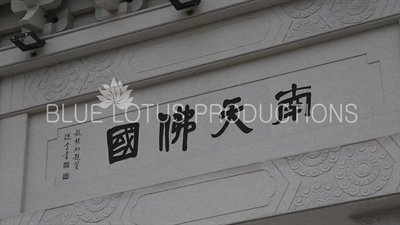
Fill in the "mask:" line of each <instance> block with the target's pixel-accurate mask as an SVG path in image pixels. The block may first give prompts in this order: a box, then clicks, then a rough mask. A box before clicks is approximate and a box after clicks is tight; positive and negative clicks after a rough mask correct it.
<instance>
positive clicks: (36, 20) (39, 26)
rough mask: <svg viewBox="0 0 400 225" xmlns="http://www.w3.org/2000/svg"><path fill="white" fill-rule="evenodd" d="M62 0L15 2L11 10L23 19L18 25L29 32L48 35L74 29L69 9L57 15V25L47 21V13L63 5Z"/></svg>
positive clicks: (15, 0) (60, 11)
mask: <svg viewBox="0 0 400 225" xmlns="http://www.w3.org/2000/svg"><path fill="white" fill-rule="evenodd" d="M61 2H62V0H23V1H19V0H13V1H11V10H12V11H13V12H14V13H15V14H16V15H17V16H18V17H20V18H21V20H20V21H19V22H18V24H19V25H20V26H21V27H23V28H25V29H28V30H32V31H36V32H39V33H40V35H48V34H53V33H56V32H60V31H63V30H66V29H70V28H72V21H73V16H72V15H71V14H70V12H69V9H62V10H59V11H57V12H56V13H55V15H56V17H57V19H58V21H57V22H55V23H52V22H49V21H47V20H46V18H45V15H46V12H47V11H50V10H54V9H56V8H57V7H59V6H60V5H61Z"/></svg>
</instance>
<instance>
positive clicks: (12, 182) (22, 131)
mask: <svg viewBox="0 0 400 225" xmlns="http://www.w3.org/2000/svg"><path fill="white" fill-rule="evenodd" d="M27 127H28V115H27V114H20V115H18V116H14V117H9V118H5V119H2V120H0V143H1V151H0V202H1V204H0V218H5V217H10V216H15V215H18V214H20V213H21V212H22V201H23V191H24V188H25V187H24V173H25V160H26V159H25V158H26V151H27V145H26V144H27V136H28V134H27V129H28V128H27Z"/></svg>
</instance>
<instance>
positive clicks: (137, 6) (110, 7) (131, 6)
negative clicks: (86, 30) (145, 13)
mask: <svg viewBox="0 0 400 225" xmlns="http://www.w3.org/2000/svg"><path fill="white" fill-rule="evenodd" d="M95 2H96V5H97V6H99V7H100V8H97V9H96V19H97V20H99V21H101V20H106V19H110V18H113V17H117V16H122V15H125V14H128V13H131V12H136V11H138V10H141V9H143V8H145V7H146V5H147V0H133V1H131V2H121V1H120V0H95Z"/></svg>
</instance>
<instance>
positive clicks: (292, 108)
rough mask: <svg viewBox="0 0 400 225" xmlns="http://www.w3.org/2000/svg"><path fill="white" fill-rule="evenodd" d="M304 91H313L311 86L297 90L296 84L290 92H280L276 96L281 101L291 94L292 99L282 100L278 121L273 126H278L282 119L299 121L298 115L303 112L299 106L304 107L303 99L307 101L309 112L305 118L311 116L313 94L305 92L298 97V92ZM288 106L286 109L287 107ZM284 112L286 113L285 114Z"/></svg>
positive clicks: (279, 104) (279, 106)
mask: <svg viewBox="0 0 400 225" xmlns="http://www.w3.org/2000/svg"><path fill="white" fill-rule="evenodd" d="M303 89H311V85H310V86H306V87H301V88H297V85H296V84H292V89H291V90H288V91H280V92H278V94H276V95H275V99H276V100H279V99H280V98H281V97H282V96H284V95H286V94H289V93H291V94H292V96H291V97H290V98H287V99H285V100H282V101H280V102H279V103H278V121H276V122H275V123H272V124H273V125H278V124H280V122H281V121H282V119H284V118H287V117H289V116H290V117H292V120H293V121H296V120H297V114H298V113H300V112H301V108H299V106H302V105H303V103H302V102H300V99H301V98H305V99H306V106H307V112H306V113H305V116H310V109H311V92H305V93H302V94H299V95H296V94H297V93H296V92H297V91H298V90H303ZM285 106H286V107H285ZM284 111H285V112H286V113H285V114H283V113H284Z"/></svg>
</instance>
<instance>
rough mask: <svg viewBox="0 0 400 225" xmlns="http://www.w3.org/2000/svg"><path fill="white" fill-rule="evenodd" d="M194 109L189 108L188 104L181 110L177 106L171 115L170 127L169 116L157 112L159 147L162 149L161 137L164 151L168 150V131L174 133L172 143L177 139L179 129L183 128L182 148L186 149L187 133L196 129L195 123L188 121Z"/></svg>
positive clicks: (179, 132)
mask: <svg viewBox="0 0 400 225" xmlns="http://www.w3.org/2000/svg"><path fill="white" fill-rule="evenodd" d="M194 113H195V111H194V109H190V107H189V105H186V106H185V110H184V111H183V109H182V107H181V106H179V107H177V112H176V113H175V114H174V115H173V121H172V127H171V128H170V126H171V116H170V115H168V114H164V113H159V114H158V119H159V121H160V133H159V149H160V151H162V150H163V138H164V142H165V151H167V152H168V151H169V133H170V129H171V133H175V137H174V139H173V140H172V144H175V142H176V141H177V140H178V139H179V136H180V134H181V131H182V130H183V140H182V150H183V151H186V150H187V141H188V134H189V133H190V132H192V131H194V130H195V129H196V123H195V122H193V121H190V119H192V118H193V116H194Z"/></svg>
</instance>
